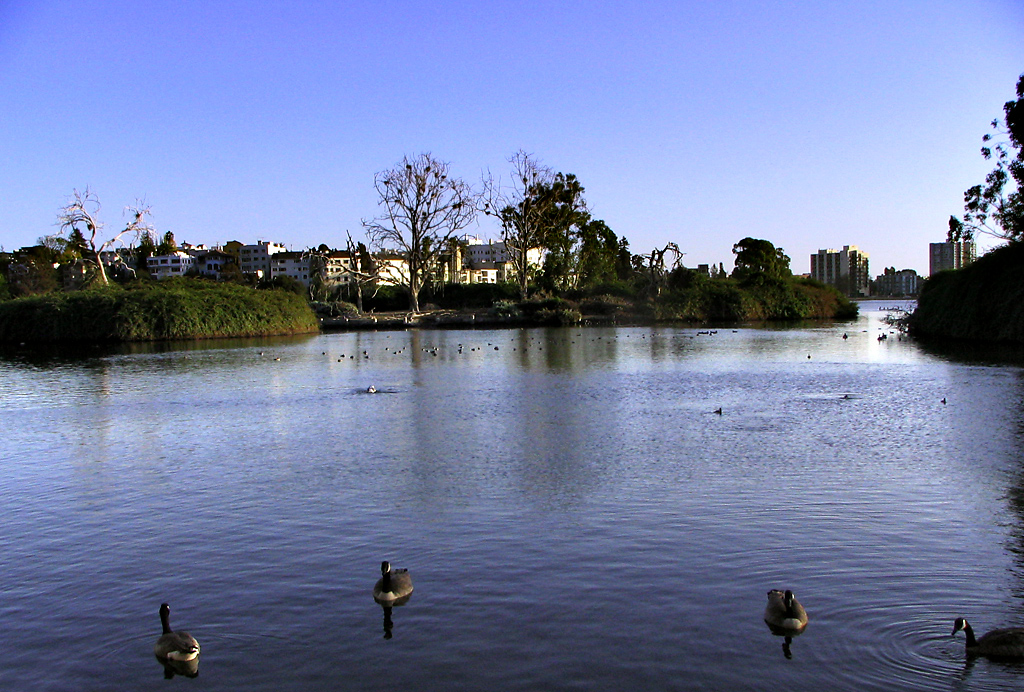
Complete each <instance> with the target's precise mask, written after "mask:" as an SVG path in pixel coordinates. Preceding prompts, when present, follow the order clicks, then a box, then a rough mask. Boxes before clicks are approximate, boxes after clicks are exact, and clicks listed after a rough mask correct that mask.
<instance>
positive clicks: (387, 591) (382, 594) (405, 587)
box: [373, 560, 412, 603]
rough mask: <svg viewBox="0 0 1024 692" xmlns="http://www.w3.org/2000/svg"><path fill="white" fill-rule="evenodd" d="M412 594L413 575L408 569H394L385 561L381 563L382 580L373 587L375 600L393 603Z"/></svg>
mask: <svg viewBox="0 0 1024 692" xmlns="http://www.w3.org/2000/svg"><path fill="white" fill-rule="evenodd" d="M411 593H412V575H411V574H409V570H407V569H394V568H392V567H391V563H390V562H388V561H387V560H385V561H384V562H382V563H380V579H378V580H377V583H376V584H374V585H373V598H374V600H376V601H379V602H382V603H393V602H394V601H397V600H399V599H402V598H406V597H407V596H408V595H409V594H411Z"/></svg>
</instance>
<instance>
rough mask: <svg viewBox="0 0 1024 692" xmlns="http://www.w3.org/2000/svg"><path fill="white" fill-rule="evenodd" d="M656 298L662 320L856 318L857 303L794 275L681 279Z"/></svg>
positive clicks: (658, 314)
mask: <svg viewBox="0 0 1024 692" xmlns="http://www.w3.org/2000/svg"><path fill="white" fill-rule="evenodd" d="M680 285H685V286H686V288H675V289H670V290H668V291H666V292H665V293H664V295H662V296H661V297H660V298H659V299H658V300H657V301H655V306H654V309H655V315H656V316H657V317H658V318H659V319H665V320H668V319H675V320H684V321H688V322H740V321H750V320H758V321H761V320H800V319H852V318H853V317H856V316H857V305H856V304H855V303H853V302H852V301H850V300H849V299H848V298H846V297H845V296H843V295H842V294H841V293H839V291H837V290H836V289H835V288H833V287H831V286H825V285H823V284H820V283H818V282H816V281H808V280H805V279H793V278H766V279H764V280H762V281H761V282H759V283H757V284H749V285H740V284H739V283H737V282H736V281H733V280H732V279H714V280H709V279H704V280H701V279H697V280H691V281H686V282H677V283H676V286H680Z"/></svg>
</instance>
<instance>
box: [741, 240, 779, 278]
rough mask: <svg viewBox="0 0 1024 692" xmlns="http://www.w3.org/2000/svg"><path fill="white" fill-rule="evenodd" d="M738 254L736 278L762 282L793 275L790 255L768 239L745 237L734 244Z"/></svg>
mask: <svg viewBox="0 0 1024 692" xmlns="http://www.w3.org/2000/svg"><path fill="white" fill-rule="evenodd" d="M732 251H733V254H735V255H736V267H735V268H734V269H733V270H732V276H733V278H734V279H737V280H739V281H743V282H745V283H762V282H764V281H765V280H766V279H768V280H772V279H784V278H786V277H788V276H791V275H792V272H791V271H790V269H789V256H788V255H787V254H786V253H785V252H783V250H782V248H777V247H775V245H773V244H772V243H770V242H769V241H767V240H761V239H758V238H749V237H747V238H744V239H743V240H741V241H740V242H738V243H736V244H735V245H733V246H732Z"/></svg>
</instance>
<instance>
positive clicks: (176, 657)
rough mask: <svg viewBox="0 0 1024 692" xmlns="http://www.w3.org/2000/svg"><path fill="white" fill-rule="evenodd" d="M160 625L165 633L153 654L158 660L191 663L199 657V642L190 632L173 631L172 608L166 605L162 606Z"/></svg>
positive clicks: (157, 642)
mask: <svg viewBox="0 0 1024 692" xmlns="http://www.w3.org/2000/svg"><path fill="white" fill-rule="evenodd" d="M160 624H162V625H163V627H164V633H163V634H161V635H160V638H159V639H157V640H156V646H154V647H153V653H155V654H156V655H157V657H158V658H167V659H170V660H172V661H191V660H192V659H193V658H195V657H196V656H198V655H199V642H197V641H196V640H195V637H193V636H192V635H191V634H189V633H188V632H172V631H171V607H170V606H169V605H167V604H166V603H163V604H161V605H160Z"/></svg>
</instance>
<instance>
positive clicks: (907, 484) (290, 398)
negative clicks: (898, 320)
mask: <svg viewBox="0 0 1024 692" xmlns="http://www.w3.org/2000/svg"><path fill="white" fill-rule="evenodd" d="M880 307H881V306H880V305H879V304H872V303H865V304H864V306H863V308H862V315H861V317H860V318H859V320H858V321H857V322H854V323H837V324H814V325H810V326H807V325H805V326H800V327H789V328H780V329H770V328H769V329H755V328H740V329H734V328H732V327H723V328H720V329H718V330H717V333H713V334H698V330H697V329H693V328H680V327H668V326H664V327H654V328H651V327H645V328H576V329H523V330H504V331H502V330H495V331H410V332H380V333H366V332H363V333H338V334H325V335H321V336H315V337H308V338H301V339H289V340H263V341H258V342H211V343H199V344H186V345H177V346H167V345H164V346H160V347H152V346H146V347H138V348H137V349H135V352H130V351H127V350H126V351H124V352H119V353H111V352H106V351H103V350H101V349H92V350H90V349H85V352H83V353H81V354H78V355H76V356H68V355H67V354H64V355H53V354H41V353H38V352H33V351H31V350H25V349H21V350H16V351H14V352H11V353H8V354H6V356H5V357H3V358H0V387H2V397H0V421H2V430H3V435H2V438H3V439H2V441H0V516H2V517H3V530H2V535H0V593H2V597H0V625H2V627H3V631H4V642H5V655H4V657H3V663H2V665H0V671H2V672H0V681H2V682H0V687H3V688H4V689H11V690H27V689H33V690H101V689H102V690H109V689H132V690H148V689H161V690H166V689H169V688H170V687H172V686H174V687H177V688H179V689H184V688H188V689H192V690H239V689H246V690H322V689H353V690H393V689H407V690H622V689H636V690H703V689H708V690H777V689H786V690H822V689H831V690H865V689H872V690H874V689H877V690H1011V689H1012V690H1019V689H1021V687H1022V685H1024V664H1019V663H1018V664H1015V663H1001V662H991V661H988V660H986V659H977V660H968V659H967V658H966V657H965V654H964V639H963V634H962V633H961V634H959V635H957V637H955V638H954V637H950V632H951V631H952V625H953V619H954V618H955V617H956V616H958V615H965V616H967V617H968V618H969V619H970V620H971V622H972V623H973V624H974V626H975V628H976V629H978V630H980V631H986V630H988V629H990V628H992V627H996V626H1006V625H1024V464H1022V437H1024V371H1022V369H1021V367H1020V366H1019V365H1018V364H1014V363H1012V362H1008V361H1006V360H1004V359H1003V358H1002V357H1001V356H999V355H992V354H988V353H981V354H977V353H972V354H948V353H939V352H934V351H930V350H927V349H925V348H923V347H922V346H920V345H919V344H916V343H914V342H912V341H908V340H905V339H899V338H898V336H897V335H896V334H889V335H888V338H887V339H885V340H882V341H880V340H879V339H878V337H879V335H881V334H882V333H884V325H883V324H882V323H881V321H880V317H881V315H882V313H881V312H879V308H880ZM844 333H845V334H846V335H847V337H848V338H846V339H843V334H844ZM371 384H372V385H374V386H375V387H376V388H377V389H378V392H377V393H375V394H367V393H366V392H365V389H366V388H367V387H368V386H369V385H371ZM943 399H945V403H943ZM719 408H721V411H722V412H721V414H718V413H715V411H716V409H719ZM384 559H388V560H390V561H391V562H392V563H393V564H395V565H396V566H400V567H407V568H409V569H410V571H411V572H412V575H413V579H414V584H415V591H414V593H413V594H412V598H411V599H410V600H409V602H408V603H406V604H405V605H402V606H400V607H396V608H394V609H393V611H392V612H390V613H386V612H385V611H384V610H383V609H382V607H381V606H379V605H377V604H376V603H375V602H374V601H373V599H372V598H371V593H370V592H371V589H372V587H373V584H374V582H375V581H376V579H377V578H378V577H379V566H380V562H381V560H384ZM771 588H789V589H792V590H793V591H794V592H795V593H796V594H797V596H798V598H799V599H800V600H801V601H802V603H803V604H804V606H805V607H806V608H807V610H808V612H809V614H810V624H809V626H808V627H807V630H806V631H805V632H804V633H803V634H801V635H800V636H798V637H795V638H793V640H792V642H791V644H789V645H788V646H786V647H785V649H784V646H783V645H784V640H783V638H781V637H777V636H775V635H773V634H772V633H771V632H769V631H768V628H767V627H766V626H765V624H764V622H763V620H762V614H763V611H764V606H765V603H766V597H765V594H766V592H767V591H768V589H771ZM164 601H166V602H168V603H170V605H171V609H172V612H171V623H172V625H173V626H174V627H176V628H178V629H186V630H188V631H190V632H191V633H192V634H193V635H195V636H196V638H197V639H199V641H200V642H201V644H202V647H203V649H202V654H201V656H200V659H199V667H198V672H199V675H198V677H196V678H194V679H188V678H185V677H181V676H177V677H175V678H174V679H173V680H165V671H164V669H163V667H162V666H161V664H160V663H159V662H158V661H157V660H156V659H155V658H154V656H153V653H152V647H153V643H154V641H155V640H156V638H157V636H158V635H159V632H160V627H159V625H160V623H159V618H158V615H157V610H158V608H159V605H160V603H161V602H164ZM787 654H788V655H787Z"/></svg>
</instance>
